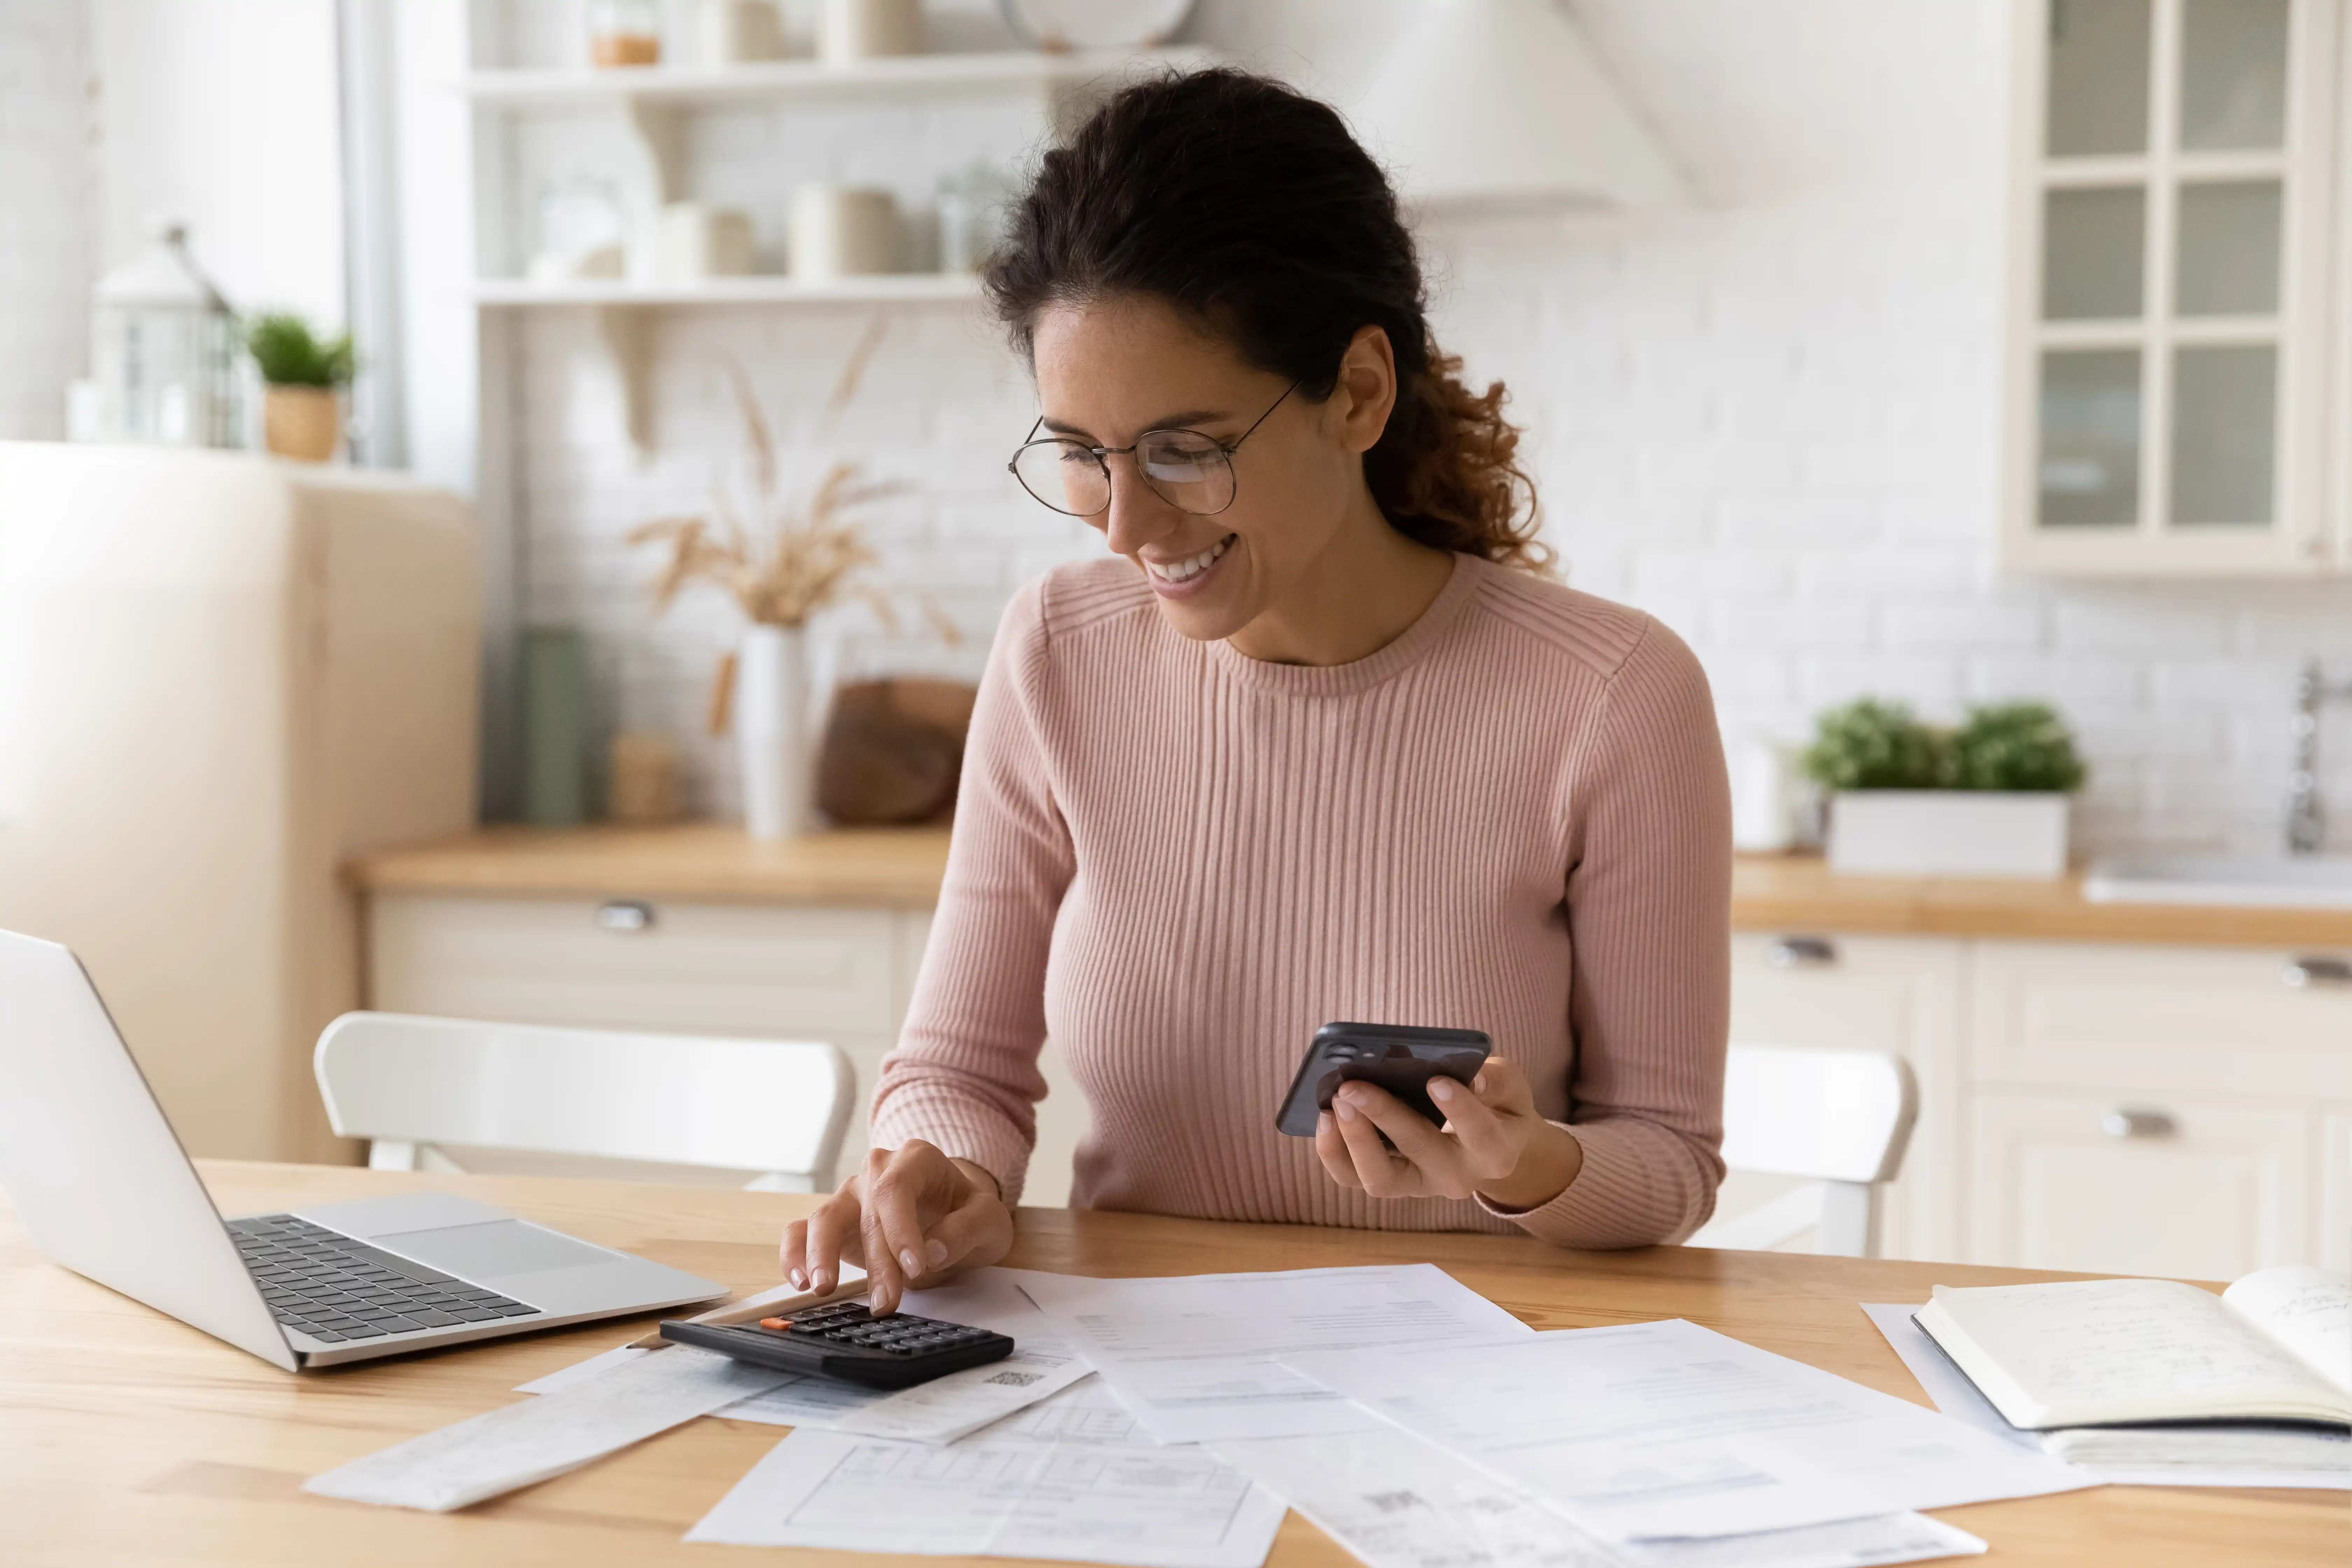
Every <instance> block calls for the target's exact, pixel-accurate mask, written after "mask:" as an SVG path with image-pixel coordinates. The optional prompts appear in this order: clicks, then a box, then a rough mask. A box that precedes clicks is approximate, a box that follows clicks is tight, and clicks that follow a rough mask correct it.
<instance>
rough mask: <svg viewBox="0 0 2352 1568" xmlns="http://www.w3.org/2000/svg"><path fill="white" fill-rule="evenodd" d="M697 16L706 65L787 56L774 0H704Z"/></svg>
mask: <svg viewBox="0 0 2352 1568" xmlns="http://www.w3.org/2000/svg"><path fill="white" fill-rule="evenodd" d="M697 20H698V23H699V24H700V29H701V34H702V40H701V41H702V63H703V64H704V65H708V66H734V65H741V64H743V63H744V62H746V61H749V60H780V59H782V58H784V23H783V18H782V16H779V15H778V14H777V12H776V7H775V5H774V0H702V11H701V14H700V16H698V18H697Z"/></svg>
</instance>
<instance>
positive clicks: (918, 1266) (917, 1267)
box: [898, 1247, 923, 1275]
mask: <svg viewBox="0 0 2352 1568" xmlns="http://www.w3.org/2000/svg"><path fill="white" fill-rule="evenodd" d="M898 1261H899V1262H900V1263H901V1264H902V1265H904V1266H905V1268H906V1270H907V1272H908V1274H909V1275H914V1274H920V1273H921V1272H922V1271H923V1260H922V1259H921V1258H918V1257H916V1256H915V1249H914V1248H913V1247H907V1248H905V1249H904V1250H903V1251H901V1252H900V1253H899V1254H898Z"/></svg>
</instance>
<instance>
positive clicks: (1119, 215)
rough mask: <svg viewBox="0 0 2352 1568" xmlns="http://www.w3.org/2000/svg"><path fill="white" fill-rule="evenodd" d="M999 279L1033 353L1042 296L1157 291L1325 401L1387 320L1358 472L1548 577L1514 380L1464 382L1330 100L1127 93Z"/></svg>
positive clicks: (1067, 167)
mask: <svg viewBox="0 0 2352 1568" xmlns="http://www.w3.org/2000/svg"><path fill="white" fill-rule="evenodd" d="M987 287H988V293H989V298H990V300H992V303H993V304H994V306H995V308H996V310H997V313H998V315H999V316H1000V317H1001V318H1002V319H1003V321H1004V322H1005V324H1006V325H1007V326H1008V327H1009V328H1010V329H1011V330H1012V332H1013V338H1014V341H1015V342H1017V343H1018V344H1019V346H1020V347H1021V349H1022V351H1023V352H1024V353H1027V352H1028V351H1029V349H1030V346H1031V342H1032V336H1033V333H1034V329H1035V323H1036V319H1037V313H1038V312H1039V311H1040V310H1043V309H1044V308H1045V306H1047V305H1050V304H1054V303H1055V302H1059V301H1075V300H1091V299H1097V298H1099V297H1102V296H1104V295H1110V294H1139V295H1146V296H1150V297H1155V298H1159V299H1163V300H1168V301H1169V302H1170V303H1171V304H1173V305H1175V306H1176V307H1177V308H1178V309H1180V310H1184V311H1186V312H1187V313H1189V314H1191V315H1193V316H1195V317H1198V318H1200V319H1201V320H1202V321H1204V322H1205V323H1207V324H1208V325H1209V326H1210V327H1211V328H1212V329H1213V331H1217V332H1218V333H1219V334H1221V335H1222V336H1223V337H1225V338H1226V339H1227V340H1228V341H1230V342H1232V343H1233V344H1234V347H1235V348H1236V349H1237V350H1238V351H1239V352H1240V353H1241V354H1242V356H1243V357H1244V359H1246V360H1248V361H1249V362H1250V363H1253V364H1255V365H1258V366H1260V367H1261V368H1263V369H1265V370H1267V371H1270V372H1273V373H1274V374H1277V375H1281V376H1283V377H1285V378H1286V379H1289V380H1293V381H1296V382H1297V383H1298V384H1299V386H1300V390H1301V391H1303V392H1305V393H1307V394H1308V395H1310V396H1312V397H1314V398H1316V399H1318V401H1319V400H1320V399H1323V398H1326V397H1328V396H1330V395H1331V393H1332V390H1333V388H1334V387H1335V386H1337V384H1338V382H1339V361H1340V358H1341V356H1342V354H1344V353H1345V352H1346V350H1347V347H1348V344H1349V342H1350V340H1352V339H1353V338H1354V336H1355V334H1356V333H1357V331H1360V329H1362V328H1364V327H1367V326H1377V327H1379V328H1381V330H1382V331H1385V332H1386V333H1387V334H1388V338H1389V343H1390V346H1391V349H1392V351H1393V352H1394V353H1395V356H1396V367H1397V402H1396V407H1395V409H1394V410H1393V411H1392V412H1391V414H1390V416H1389V423H1388V427H1387V428H1386V429H1385V430H1384V431H1383V432H1382V433H1381V439H1380V441H1379V443H1378V444H1377V445H1376V446H1374V447H1372V449H1371V450H1370V452H1368V453H1366V454H1365V456H1364V479H1365V482H1366V483H1367V484H1368V485H1369V486H1370V489H1371V492H1372V500H1374V502H1375V503H1377V504H1378V505H1379V507H1380V509H1381V513H1382V514H1383V515H1384V516H1386V517H1387V519H1388V520H1389V523H1390V525H1391V527H1393V528H1395V529H1396V530H1397V531H1399V532H1401V533H1402V534H1404V535H1406V536H1407V537H1408V538H1411V539H1415V540H1418V541H1420V542H1422V543H1424V544H1429V545H1433V546H1435V547H1436V548H1438V549H1441V550H1452V551H1459V552H1463V553H1465V554H1471V555H1477V556H1482V557H1484V558H1485V559H1486V560H1488V561H1493V562H1497V563H1503V564H1507V565H1511V566H1518V567H1522V568H1525V569H1526V570H1528V571H1531V572H1537V573H1549V571H1550V569H1551V562H1552V552H1551V551H1550V549H1549V547H1547V546H1545V545H1544V544H1542V543H1541V542H1538V540H1537V538H1536V529H1537V524H1538V514H1537V510H1536V495H1535V484H1534V481H1533V480H1531V479H1529V478H1528V473H1527V471H1526V469H1524V468H1521V467H1520V466H1519V462H1518V443H1519V432H1518V431H1517V428H1515V427H1514V426H1512V425H1510V424H1509V423H1508V422H1507V420H1505V418H1504V417H1503V404H1504V400H1505V396H1506V394H1505V392H1504V389H1503V384H1502V383H1500V382H1495V383H1493V384H1489V385H1488V386H1487V388H1486V391H1485V392H1484V393H1475V392H1473V391H1471V390H1470V388H1469V387H1467V386H1465V384H1463V383H1462V381H1461V379H1460V373H1461V368H1462V362H1461V361H1460V360H1459V359H1458V358H1455V357H1454V356H1451V355H1448V354H1445V353H1441V352H1440V351H1439V349H1438V347H1437V345H1436V343H1435V342H1433V340H1432V338H1431V335H1430V330H1429V321H1428V316H1427V302H1426V300H1425V298H1424V294H1423V282H1422V275H1421V261H1420V258H1419V256H1418V255H1417V253H1416V252H1415V250H1414V247H1413V242H1412V233H1411V232H1410V231H1409V230H1408V229H1407V228H1406V227H1405V225H1404V221H1403V219H1402V216H1400V215H1399V213H1398V210H1397V199H1396V193H1395V192H1394V191H1393V190H1392V189H1391V187H1390V185H1389V182H1388V177H1387V176H1386V175H1385V174H1382V173H1381V167H1380V165H1379V164H1378V163H1374V162H1373V161H1372V159H1371V157H1370V155H1369V154H1368V153H1365V151H1364V150H1363V148H1362V147H1361V146H1360V145H1358V144H1357V142H1356V139H1355V138H1354V137H1353V136H1351V135H1350V134H1349V132H1348V128H1347V125H1346V124H1345V123H1344V122H1343V121H1341V120H1340V118H1339V115H1338V114H1337V113H1336V112H1334V111H1333V110H1332V109H1331V108H1330V107H1329V106H1328V105H1327V104H1323V103H1319V102H1318V101H1316V100H1313V99H1311V98H1307V97H1306V96H1305V95H1303V94H1301V93H1297V92H1295V91H1293V90H1292V89H1289V88H1286V87H1284V86H1282V85H1281V84H1280V83H1278V82H1274V81H1269V80H1267V79H1265V78H1263V77H1256V76H1252V75H1250V74H1248V73H1247V72H1244V71H1237V70H1232V69H1218V70H1208V71H1199V72H1195V73H1192V74H1191V75H1185V76H1171V77H1167V78H1164V79H1156V80H1152V81H1148V82H1144V83H1140V84H1139V85H1137V86H1134V87H1130V88H1128V89H1124V90H1122V91H1120V92H1119V93H1118V94H1116V95H1115V96H1113V97H1112V98H1111V99H1110V100H1108V102H1106V103H1105V104H1104V105H1103V106H1102V108H1100V109H1099V110H1097V111H1096V112H1095V113H1094V115H1093V116H1092V117H1091V118H1090V119H1088V120H1087V122H1086V124H1085V125H1084V126H1083V127H1081V128H1080V129H1079V131H1078V133H1077V135H1076V138H1074V139H1073V140H1072V141H1071V142H1070V144H1069V145H1068V146H1066V147H1059V148H1055V149H1054V150H1053V151H1051V152H1049V153H1046V154H1045V159H1044V161H1043V163H1041V165H1040V167H1039V169H1038V173H1037V177H1036V179H1035V180H1034V182H1033V183H1032V184H1031V185H1030V187H1029V190H1028V192H1027V193H1026V194H1025V195H1024V196H1023V197H1022V199H1021V201H1020V203H1019V204H1018V205H1017V206H1016V207H1015V208H1014V211H1013V220H1012V225H1011V232H1010V233H1009V235H1008V236H1007V237H1006V240H1005V243H1004V245H1003V247H1002V248H1001V249H1000V250H999V251H998V253H997V255H996V257H995V258H994V260H992V262H991V263H990V266H989V269H988V278H987Z"/></svg>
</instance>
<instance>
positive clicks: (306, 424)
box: [245, 311, 358, 463]
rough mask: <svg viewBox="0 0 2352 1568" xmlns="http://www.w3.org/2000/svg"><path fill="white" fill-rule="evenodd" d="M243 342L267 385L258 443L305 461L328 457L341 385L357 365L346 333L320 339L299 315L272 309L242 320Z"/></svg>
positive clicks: (336, 431) (337, 430)
mask: <svg viewBox="0 0 2352 1568" xmlns="http://www.w3.org/2000/svg"><path fill="white" fill-rule="evenodd" d="M245 344H246V348H247V351H249V352H250V353H252V355H253V363H254V364H255V366H256V367H257V368H258V369H259V370H260V372H261V379H262V381H263V382H264V383H266V384H267V385H268V392H267V394H266V395H265V396H264V399H263V402H262V410H261V438H262V444H263V445H265V446H266V447H268V448H269V450H270V451H271V452H272V453H274V454H275V455H276V456H278V457H280V458H295V459H296V460H298V461H300V462H305V463H323V462H325V461H327V460H328V459H329V458H332V457H333V456H334V455H335V446H336V443H337V441H338V440H339V439H340V438H341V435H342V427H343V416H342V389H343V388H344V387H346V386H348V385H350V384H351V380H352V370H353V369H354V368H355V366H356V364H357V363H358V361H357V356H356V355H354V354H353V353H352V335H351V334H350V333H349V332H345V333H343V334H342V335H341V337H336V338H322V337H320V335H319V334H318V333H316V332H314V331H311V329H310V322H308V321H304V320H303V319H302V318H301V317H299V316H297V315H293V314H291V313H289V312H285V311H278V312H274V313H271V314H268V315H263V316H257V317H255V318H254V319H253V320H252V321H249V322H247V325H246V329H245Z"/></svg>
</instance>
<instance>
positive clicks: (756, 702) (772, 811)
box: [735, 626, 816, 841]
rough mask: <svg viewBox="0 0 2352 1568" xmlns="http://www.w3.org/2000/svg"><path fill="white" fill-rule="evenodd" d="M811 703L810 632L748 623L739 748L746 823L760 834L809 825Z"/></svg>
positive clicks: (771, 836) (783, 834) (785, 833)
mask: <svg viewBox="0 0 2352 1568" xmlns="http://www.w3.org/2000/svg"><path fill="white" fill-rule="evenodd" d="M809 706H810V700H809V679H808V632H807V629H806V628H804V627H802V626H747V627H745V628H744V631H743V651H742V654H741V656H740V661H739V662H738V664H737V666H736V673H735V745H736V749H737V751H738V752H739V753H740V757H741V759H742V763H743V826H744V829H745V831H746V832H748V833H749V834H750V835H751V837H753V838H756V839H761V840H767V841H773V840H775V839H779V838H792V837H797V836H799V835H801V834H803V833H806V832H807V831H808V830H809V802H810V800H811V799H812V798H813V796H814V791H815V773H816V759H815V758H814V756H812V755H811V754H810V752H809V734H810V731H811V729H812V726H811V724H810V722H809V718H810V715H809Z"/></svg>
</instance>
